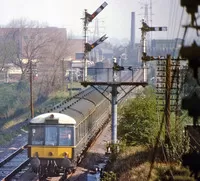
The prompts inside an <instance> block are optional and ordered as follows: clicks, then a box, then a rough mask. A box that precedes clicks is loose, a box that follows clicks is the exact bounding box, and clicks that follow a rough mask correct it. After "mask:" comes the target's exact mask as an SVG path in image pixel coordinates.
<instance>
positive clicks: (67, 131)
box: [59, 127, 74, 146]
mask: <svg viewBox="0 0 200 181" xmlns="http://www.w3.org/2000/svg"><path fill="white" fill-rule="evenodd" d="M73 139H74V138H73V128H69V127H68V128H67V127H62V128H60V135H59V145H60V146H72V145H73V144H74V143H73Z"/></svg>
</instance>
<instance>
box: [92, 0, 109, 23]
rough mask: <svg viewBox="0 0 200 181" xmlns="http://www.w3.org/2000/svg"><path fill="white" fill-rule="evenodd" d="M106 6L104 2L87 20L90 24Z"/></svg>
mask: <svg viewBox="0 0 200 181" xmlns="http://www.w3.org/2000/svg"><path fill="white" fill-rule="evenodd" d="M107 5H108V3H107V2H104V3H103V4H102V5H101V6H100V7H99V8H98V9H97V10H96V11H95V12H94V13H93V14H92V15H91V16H90V18H89V21H90V22H91V21H92V20H93V19H94V18H95V17H96V16H97V15H98V14H99V13H100V12H101V11H102V10H103V9H104V8H105V7H106V6H107Z"/></svg>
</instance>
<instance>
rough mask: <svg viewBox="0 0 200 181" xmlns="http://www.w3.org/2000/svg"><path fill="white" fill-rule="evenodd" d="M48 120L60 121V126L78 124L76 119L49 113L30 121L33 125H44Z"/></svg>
mask: <svg viewBox="0 0 200 181" xmlns="http://www.w3.org/2000/svg"><path fill="white" fill-rule="evenodd" d="M46 120H58V124H76V121H75V119H74V118H72V117H70V116H68V115H66V114H61V113H55V112H49V113H45V114H41V115H39V116H36V117H34V118H33V119H31V120H30V123H32V124H43V123H45V122H46Z"/></svg>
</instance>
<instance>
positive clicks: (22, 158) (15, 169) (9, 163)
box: [0, 145, 30, 181]
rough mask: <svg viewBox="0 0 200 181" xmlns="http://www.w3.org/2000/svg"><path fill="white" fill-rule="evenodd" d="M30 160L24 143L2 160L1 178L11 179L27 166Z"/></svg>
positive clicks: (2, 180) (3, 179) (4, 179)
mask: <svg viewBox="0 0 200 181" xmlns="http://www.w3.org/2000/svg"><path fill="white" fill-rule="evenodd" d="M29 162H30V159H29V158H28V157H27V150H26V145H24V146H22V147H21V148H19V149H18V150H16V151H15V152H14V153H12V154H11V155H9V156H8V157H7V158H5V159H4V160H3V161H1V162H0V180H1V181H8V180H10V179H11V178H12V177H13V176H15V175H16V174H17V173H19V172H20V171H21V170H22V169H23V168H24V167H26V166H27V165H28V164H29Z"/></svg>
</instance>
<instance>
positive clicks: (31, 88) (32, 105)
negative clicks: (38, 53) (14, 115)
mask: <svg viewBox="0 0 200 181" xmlns="http://www.w3.org/2000/svg"><path fill="white" fill-rule="evenodd" d="M32 64H33V62H32V60H30V67H29V69H30V77H29V78H30V108H31V118H33V117H34V104H33V68H32Z"/></svg>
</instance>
